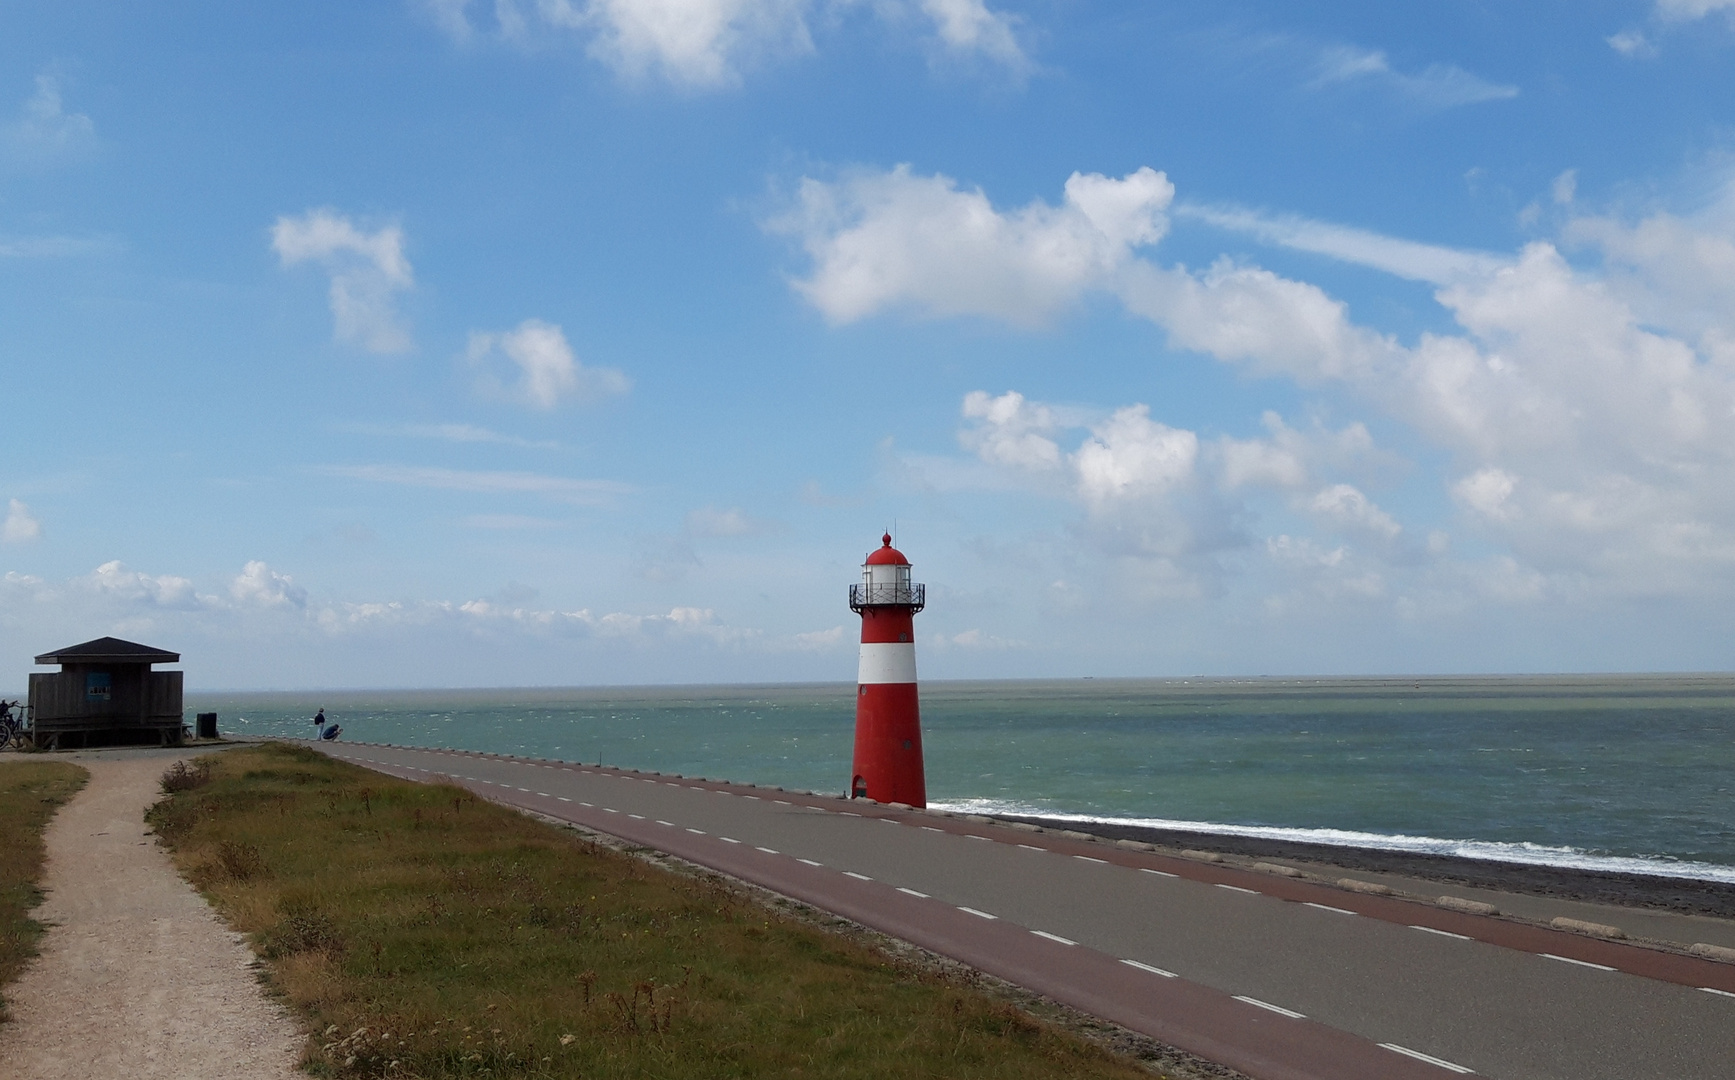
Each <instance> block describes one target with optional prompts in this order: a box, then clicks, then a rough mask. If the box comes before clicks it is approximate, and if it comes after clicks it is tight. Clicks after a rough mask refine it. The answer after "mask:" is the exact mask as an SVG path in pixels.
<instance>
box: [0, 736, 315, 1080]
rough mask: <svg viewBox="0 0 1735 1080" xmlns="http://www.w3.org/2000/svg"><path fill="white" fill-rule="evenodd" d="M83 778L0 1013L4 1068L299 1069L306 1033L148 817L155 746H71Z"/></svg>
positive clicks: (33, 1074)
mask: <svg viewBox="0 0 1735 1080" xmlns="http://www.w3.org/2000/svg"><path fill="white" fill-rule="evenodd" d="M77 760H78V762H79V764H81V765H83V766H84V767H85V768H87V769H89V770H90V783H88V784H87V785H85V788H84V790H83V791H81V792H79V793H78V795H76V796H75V797H74V798H73V799H72V801H71V802H69V803H67V804H66V805H65V806H64V807H62V808H61V810H60V813H59V814H57V815H56V816H55V818H54V820H53V821H52V822H50V823H49V826H48V830H47V832H46V834H45V836H44V839H45V842H46V844H47V848H48V867H47V874H46V876H45V877H44V879H43V887H44V889H45V891H46V892H47V894H48V898H47V900H46V901H45V902H44V903H43V905H42V907H40V908H38V909H37V910H36V912H35V913H34V914H35V917H36V918H37V919H40V920H42V921H44V922H47V923H50V924H51V927H50V929H49V931H48V933H47V935H46V936H45V937H44V938H43V940H42V956H41V957H40V958H39V959H38V960H36V961H35V962H34V963H33V964H32V965H31V966H30V968H29V969H28V970H27V971H25V973H24V974H23V976H21V977H20V978H19V980H18V981H17V982H16V983H14V984H12V987H11V990H10V992H9V993H8V995H7V996H8V998H9V999H10V1000H11V1001H12V1002H13V1007H12V1014H13V1017H14V1020H13V1022H11V1023H8V1024H5V1025H3V1026H0V1076H3V1077H7V1078H8V1080H75V1078H76V1080H86V1078H89V1077H99V1076H101V1077H117V1078H124V1080H157V1078H159V1077H160V1078H163V1080H169V1078H174V1080H230V1078H235V1080H241V1078H246V1080H299V1078H302V1076H303V1074H301V1073H300V1072H298V1071H297V1069H296V1062H297V1061H298V1060H299V1059H300V1053H301V1049H302V1046H303V1035H302V1033H301V1031H300V1030H299V1028H298V1027H297V1026H296V1024H295V1023H294V1021H292V1020H291V1019H290V1018H289V1016H288V1015H287V1014H286V1013H285V1012H284V1010H283V1009H282V1008H281V1007H280V1006H278V1005H277V1004H276V1003H274V1002H272V1001H271V1000H270V999H269V998H267V997H266V995H265V993H264V991H263V990H262V988H261V987H260V985H259V983H258V981H257V980H256V978H255V977H254V969H253V962H254V961H253V954H252V952H251V951H250V950H249V949H248V948H247V946H246V944H245V943H244V942H243V940H242V939H241V937H240V935H238V934H235V933H232V932H231V931H230V930H228V929H227V928H226V927H225V926H224V925H223V924H222V922H221V921H220V920H219V919H218V918H217V916H216V914H215V913H213V912H212V911H211V909H210V907H209V905H207V904H206V903H205V901H204V899H203V898H201V897H200V896H199V894H198V893H196V892H194V891H193V889H192V887H191V886H190V885H188V884H187V883H186V882H185V881H184V880H182V878H181V876H180V875H179V874H177V873H176V872H175V868H174V866H173V865H172V864H171V863H170V861H169V857H168V854H167V853H166V852H164V851H163V850H162V848H160V847H159V846H158V845H157V842H156V839H155V837H153V836H152V835H151V834H150V833H149V832H147V831H146V829H145V824H144V813H145V809H146V808H147V807H148V806H150V805H151V804H152V803H153V802H155V801H156V800H157V799H158V798H159V797H160V793H159V790H158V781H159V779H160V778H161V777H162V775H163V770H164V769H166V768H168V767H169V766H170V765H171V764H172V763H173V761H174V760H175V759H174V758H172V757H165V756H163V755H162V754H160V753H150V754H140V755H138V756H134V755H132V754H127V753H124V752H123V753H93V754H88V755H78V756H77Z"/></svg>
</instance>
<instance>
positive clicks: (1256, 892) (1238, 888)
mask: <svg viewBox="0 0 1735 1080" xmlns="http://www.w3.org/2000/svg"><path fill="white" fill-rule="evenodd" d="M1214 884H1215V885H1216V886H1217V887H1218V888H1219V889H1228V890H1229V891H1230V892H1244V893H1249V894H1251V895H1253V896H1258V895H1259V890H1258V889H1243V888H1242V887H1241V886H1239V885H1225V884H1223V883H1222V882H1221V881H1218V882H1215V883H1214Z"/></svg>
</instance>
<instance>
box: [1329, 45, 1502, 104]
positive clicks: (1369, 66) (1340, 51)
mask: <svg viewBox="0 0 1735 1080" xmlns="http://www.w3.org/2000/svg"><path fill="white" fill-rule="evenodd" d="M1361 83H1366V84H1369V85H1376V86H1381V87H1385V88H1388V89H1390V90H1392V91H1394V92H1396V93H1398V94H1400V95H1402V96H1403V97H1405V98H1407V99H1409V100H1411V101H1413V102H1415V103H1416V104H1418V105H1421V106H1423V107H1425V108H1430V109H1450V108H1454V107H1456V106H1459V105H1475V104H1478V103H1480V102H1484V101H1503V100H1506V99H1508V98H1515V97H1517V96H1518V87H1516V86H1505V85H1501V84H1499V83H1493V82H1489V81H1488V80H1487V79H1484V78H1482V77H1481V76H1479V75H1472V74H1471V73H1470V72H1468V71H1465V70H1464V69H1463V68H1461V67H1457V66H1455V65H1452V64H1430V65H1428V66H1427V67H1425V68H1423V69H1422V70H1421V71H1419V72H1416V73H1414V74H1410V73H1406V72H1402V71H1399V70H1397V69H1396V68H1394V67H1392V65H1391V62H1390V61H1389V60H1387V59H1386V54H1385V53H1384V52H1380V51H1377V50H1370V49H1358V48H1354V47H1351V46H1339V47H1335V48H1331V49H1327V50H1326V51H1325V53H1324V54H1323V55H1322V56H1321V57H1320V60H1319V66H1318V75H1317V77H1316V79H1315V85H1316V86H1327V85H1332V84H1352V85H1354V84H1361Z"/></svg>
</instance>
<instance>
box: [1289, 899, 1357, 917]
mask: <svg viewBox="0 0 1735 1080" xmlns="http://www.w3.org/2000/svg"><path fill="white" fill-rule="evenodd" d="M1302 903H1303V904H1304V905H1306V906H1307V907H1313V908H1318V909H1319V910H1321V911H1335V912H1337V913H1338V914H1339V915H1354V914H1355V912H1353V911H1351V910H1350V909H1348V908H1340V907H1332V906H1331V905H1330V904H1316V903H1314V902H1313V901H1312V900H1303V901H1302Z"/></svg>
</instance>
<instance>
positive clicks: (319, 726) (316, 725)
mask: <svg viewBox="0 0 1735 1080" xmlns="http://www.w3.org/2000/svg"><path fill="white" fill-rule="evenodd" d="M324 734H325V706H324V705H321V706H320V707H319V711H318V712H317V713H315V714H314V715H313V737H314V738H316V739H317V738H320V737H321V736H323V735H324Z"/></svg>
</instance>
